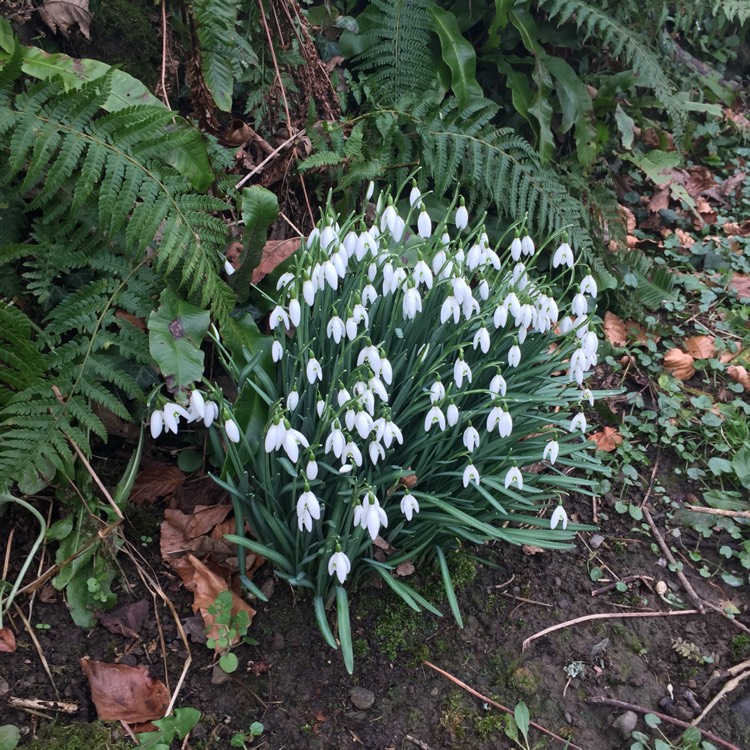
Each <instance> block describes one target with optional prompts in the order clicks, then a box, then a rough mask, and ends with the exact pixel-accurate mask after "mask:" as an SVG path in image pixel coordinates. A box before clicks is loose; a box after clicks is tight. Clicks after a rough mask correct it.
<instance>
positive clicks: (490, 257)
mask: <svg viewBox="0 0 750 750" xmlns="http://www.w3.org/2000/svg"><path fill="white" fill-rule="evenodd" d="M482 265H483V266H492V267H493V268H494V269H495V270H496V271H499V270H500V266H501V263H500V257H499V256H498V254H497V253H496V252H495V251H494V250H493V249H492V248H491V247H486V248H484V251H483V252H482Z"/></svg>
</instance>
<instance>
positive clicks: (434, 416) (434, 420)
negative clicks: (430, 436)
mask: <svg viewBox="0 0 750 750" xmlns="http://www.w3.org/2000/svg"><path fill="white" fill-rule="evenodd" d="M435 424H437V425H438V426H439V427H440V429H441V430H445V414H443V412H442V411H441V410H440V407H439V406H437V405H434V406H433V407H432V408H431V409H430V410H429V411H428V412H427V416H426V417H425V418H424V431H425V432H429V431H430V429H431V428H432V426H433V425H435Z"/></svg>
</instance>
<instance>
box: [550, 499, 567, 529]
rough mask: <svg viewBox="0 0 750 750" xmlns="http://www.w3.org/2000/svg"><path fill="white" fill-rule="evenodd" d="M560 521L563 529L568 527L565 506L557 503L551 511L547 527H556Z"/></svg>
mask: <svg viewBox="0 0 750 750" xmlns="http://www.w3.org/2000/svg"><path fill="white" fill-rule="evenodd" d="M561 521H562V527H563V531H565V529H567V528H568V514H567V513H566V512H565V508H563V507H562V505H558V506H557V507H556V508H555V509H554V511H552V515H551V516H550V519H549V527H550V528H551V529H556V528H557V525H558V524H559V523H560V522H561Z"/></svg>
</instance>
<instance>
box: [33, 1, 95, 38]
mask: <svg viewBox="0 0 750 750" xmlns="http://www.w3.org/2000/svg"><path fill="white" fill-rule="evenodd" d="M38 10H39V16H40V18H41V19H42V21H44V23H45V24H46V25H47V26H49V28H50V29H51V30H52V32H53V33H54V32H55V31H57V30H58V29H59V30H60V33H61V34H62V35H63V36H65V37H67V36H69V35H70V31H71V29H72V28H73V27H74V26H78V28H79V29H80V30H81V34H83V36H85V37H86V39H91V36H90V35H89V26H90V25H91V11H90V10H89V0H44V2H43V3H42V7H41V8H39V9H38Z"/></svg>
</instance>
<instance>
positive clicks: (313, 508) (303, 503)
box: [297, 486, 320, 532]
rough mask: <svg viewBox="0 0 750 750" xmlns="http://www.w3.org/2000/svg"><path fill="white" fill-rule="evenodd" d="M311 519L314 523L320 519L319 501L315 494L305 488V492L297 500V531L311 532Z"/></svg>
mask: <svg viewBox="0 0 750 750" xmlns="http://www.w3.org/2000/svg"><path fill="white" fill-rule="evenodd" d="M313 519H314V520H316V521H317V520H319V519H320V501H319V500H318V498H317V497H316V496H315V493H314V492H312V491H311V490H310V488H309V487H307V486H306V489H305V492H303V493H302V494H301V495H300V496H299V500H297V526H298V528H299V530H300V531H302V529H303V528H305V529H307V530H308V532H310V531H312V524H313Z"/></svg>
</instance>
